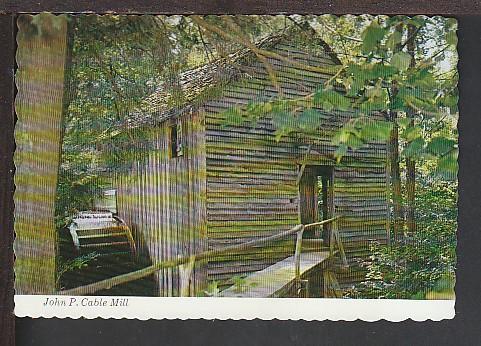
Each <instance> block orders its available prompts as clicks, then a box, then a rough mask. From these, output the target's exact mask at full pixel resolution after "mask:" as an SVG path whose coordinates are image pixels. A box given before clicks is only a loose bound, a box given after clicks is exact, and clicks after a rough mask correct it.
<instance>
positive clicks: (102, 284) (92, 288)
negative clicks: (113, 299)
mask: <svg viewBox="0 0 481 346" xmlns="http://www.w3.org/2000/svg"><path fill="white" fill-rule="evenodd" d="M341 217H342V216H336V217H333V218H331V219H328V220H324V221H321V222H316V223H311V224H307V225H297V226H294V227H293V228H291V229H289V230H287V231H283V232H280V233H278V234H274V235H271V236H269V237H264V238H261V239H255V240H252V241H249V242H245V243H242V244H237V245H231V246H226V247H223V248H220V249H214V250H209V251H204V252H201V253H198V254H195V255H191V256H184V257H179V258H176V259H172V260H167V261H162V262H158V263H155V264H153V265H151V266H148V267H146V268H143V269H139V270H136V271H133V272H130V273H126V274H122V275H118V276H115V277H112V278H108V279H105V280H101V281H97V282H94V283H91V284H88V285H84V286H79V287H76V288H72V289H69V290H64V291H59V292H57V294H60V295H87V294H92V293H95V292H97V291H100V290H105V289H110V288H112V287H114V286H117V285H121V284H125V283H127V282H131V281H135V280H139V279H142V278H144V277H147V276H149V275H152V274H154V273H155V272H157V271H159V270H161V269H166V268H173V267H177V266H182V267H183V271H184V273H183V274H184V275H183V276H184V277H187V278H189V277H190V275H191V273H192V269H193V267H194V263H195V262H196V261H203V260H206V259H211V258H214V257H216V256H219V255H222V254H225V253H229V252H234V251H242V250H246V249H249V248H251V247H253V246H259V245H263V244H267V243H271V242H274V241H276V240H279V239H282V238H285V237H288V236H290V235H293V234H297V238H296V247H295V254H294V256H295V259H296V260H295V266H296V279H298V280H300V268H299V267H300V263H299V261H300V254H301V249H302V236H303V233H304V230H305V229H308V228H312V227H316V226H321V225H326V224H331V223H332V224H333V227H332V228H331V234H330V237H329V239H330V244H329V249H330V253H331V255H333V254H334V247H335V245H337V247H338V249H339V252H340V255H341V258H342V261H343V263H344V264H345V265H347V261H346V256H345V253H344V249H343V246H342V242H341V240H340V237H339V233H338V231H337V222H336V221H337V220H339V219H340V218H341ZM182 286H184V287H185V286H188V285H182V284H181V292H180V295H181V296H186V295H187V294H186V292H185V291H183V287H182Z"/></svg>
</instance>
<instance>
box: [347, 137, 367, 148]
mask: <svg viewBox="0 0 481 346" xmlns="http://www.w3.org/2000/svg"><path fill="white" fill-rule="evenodd" d="M346 144H347V146H348V147H349V148H352V149H359V148H360V147H362V146H363V145H364V142H363V141H362V139H361V138H359V137H357V136H356V135H354V134H352V133H351V134H350V135H349V137H348V139H347V141H346Z"/></svg>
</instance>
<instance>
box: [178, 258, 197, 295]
mask: <svg viewBox="0 0 481 346" xmlns="http://www.w3.org/2000/svg"><path fill="white" fill-rule="evenodd" d="M194 264H195V256H191V257H190V259H189V262H187V263H185V264H181V265H179V274H180V275H179V277H180V296H181V297H190V278H191V276H192V271H193V269H194Z"/></svg>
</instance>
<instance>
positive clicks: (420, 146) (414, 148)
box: [402, 138, 424, 158]
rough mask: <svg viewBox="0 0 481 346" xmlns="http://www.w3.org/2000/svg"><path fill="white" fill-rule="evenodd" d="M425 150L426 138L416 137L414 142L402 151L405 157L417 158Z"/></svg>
mask: <svg viewBox="0 0 481 346" xmlns="http://www.w3.org/2000/svg"><path fill="white" fill-rule="evenodd" d="M423 151H424V139H423V138H416V139H415V140H413V141H412V142H410V143H409V144H408V145H406V147H405V148H404V150H403V151H402V155H403V156H404V157H409V158H417V157H419V156H421V154H422V153H423Z"/></svg>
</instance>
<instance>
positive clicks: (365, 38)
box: [361, 21, 387, 54]
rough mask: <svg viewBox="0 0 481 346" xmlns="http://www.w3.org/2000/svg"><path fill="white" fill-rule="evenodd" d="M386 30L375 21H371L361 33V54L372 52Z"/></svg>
mask: <svg viewBox="0 0 481 346" xmlns="http://www.w3.org/2000/svg"><path fill="white" fill-rule="evenodd" d="M386 32H387V30H386V29H385V28H382V27H381V26H380V25H379V23H378V22H377V21H373V22H372V23H371V24H370V25H369V26H368V27H367V28H366V29H364V31H363V32H362V34H361V38H362V47H361V50H362V52H363V54H370V53H372V52H373V51H374V50H375V49H376V48H377V46H378V45H379V44H380V42H381V41H382V39H383V38H384V35H386Z"/></svg>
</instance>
